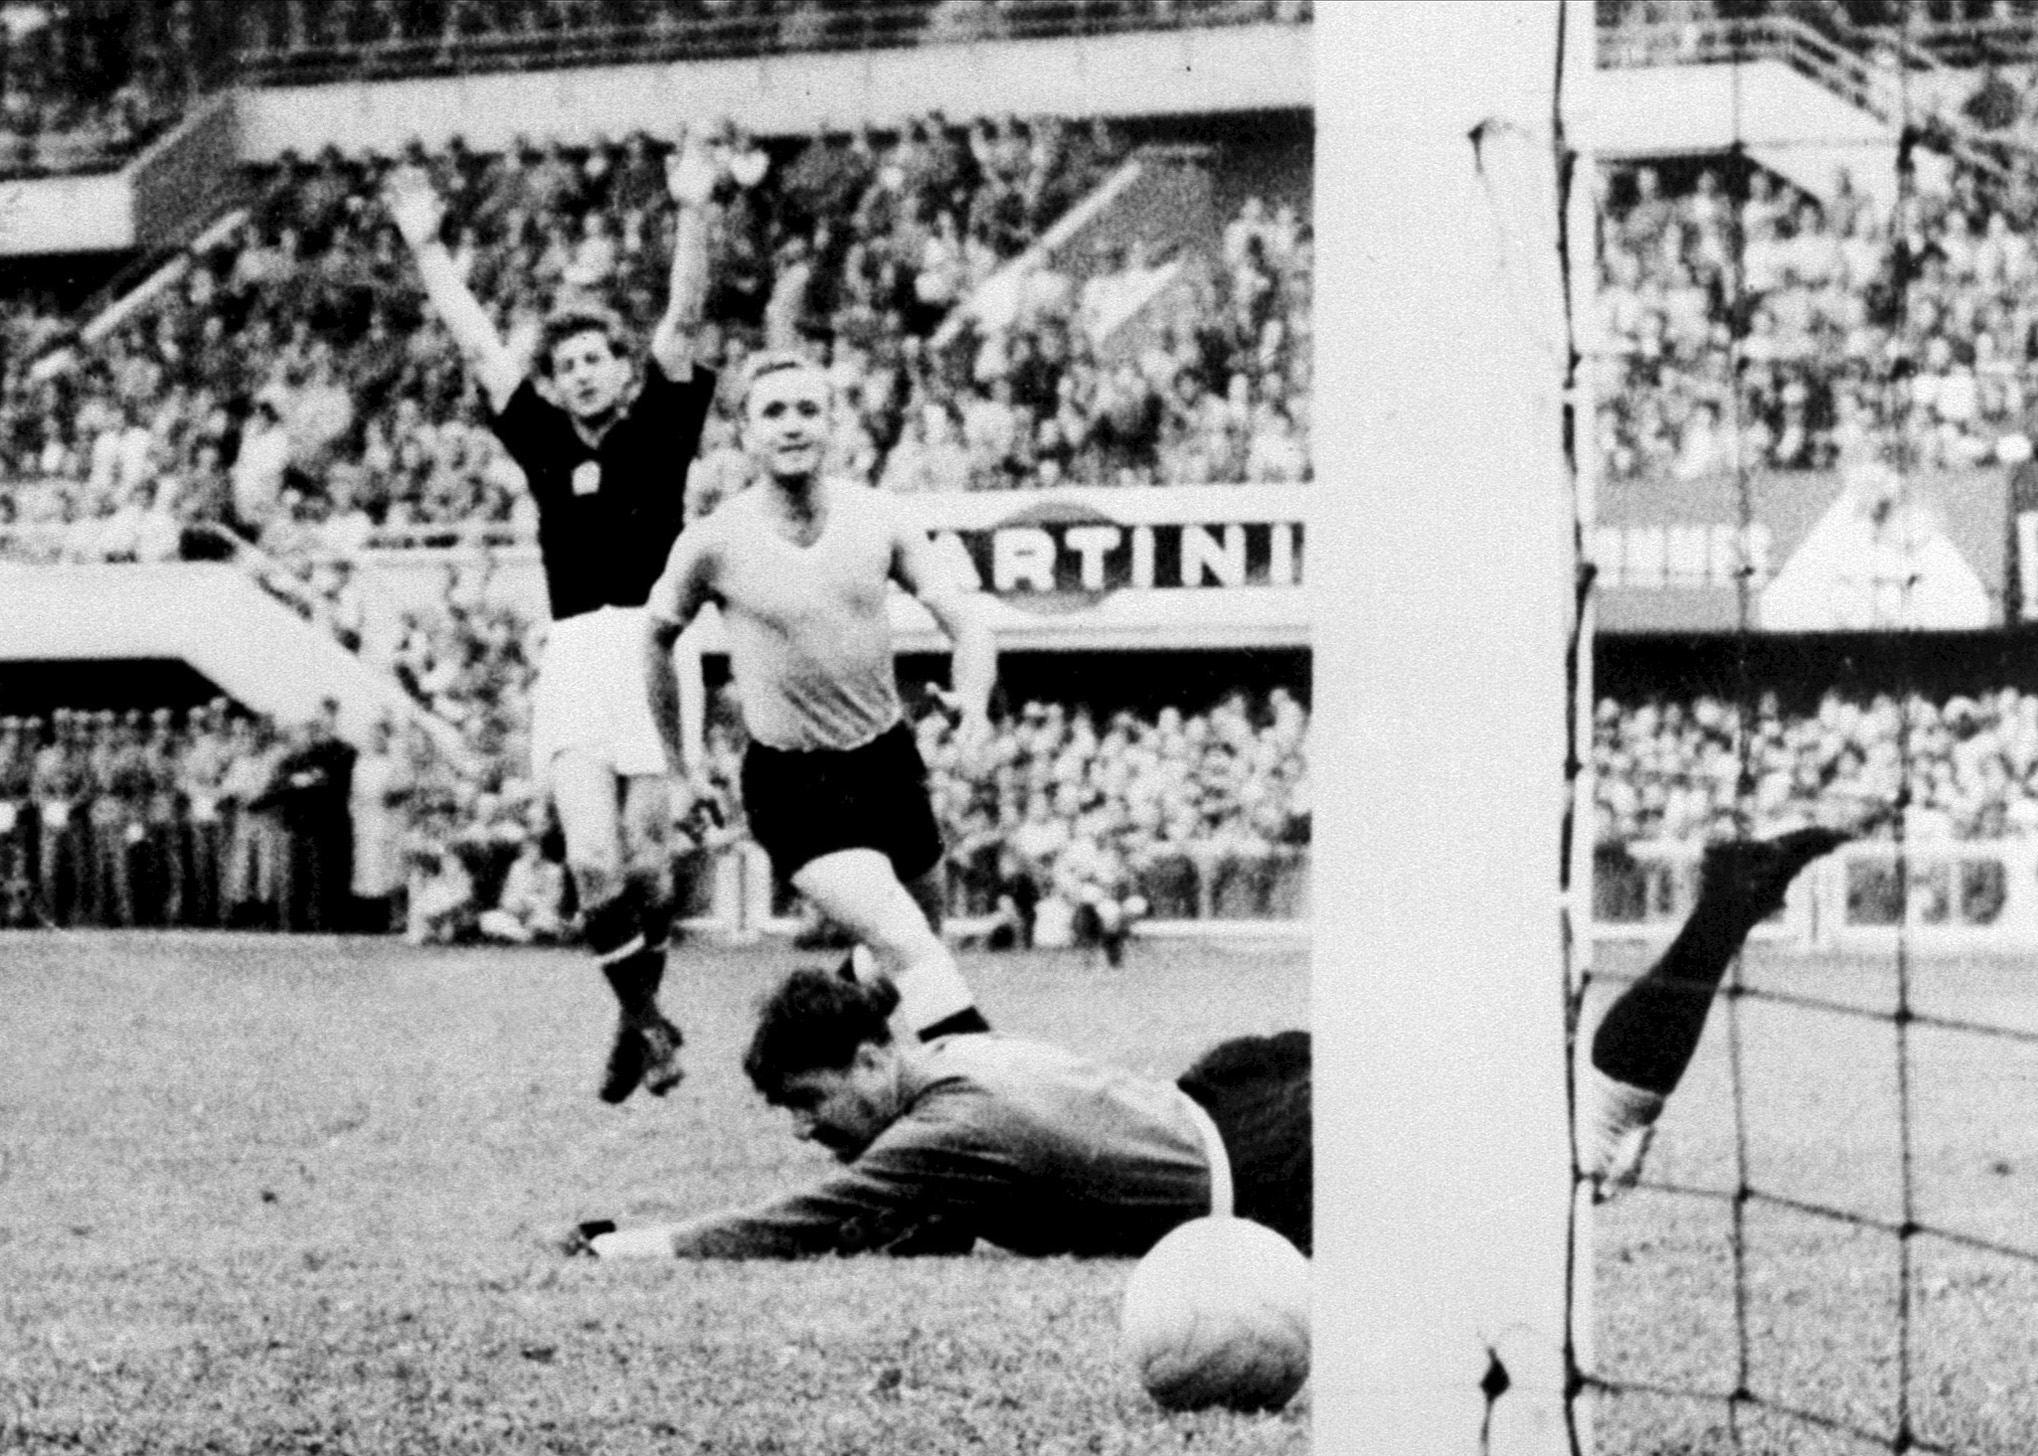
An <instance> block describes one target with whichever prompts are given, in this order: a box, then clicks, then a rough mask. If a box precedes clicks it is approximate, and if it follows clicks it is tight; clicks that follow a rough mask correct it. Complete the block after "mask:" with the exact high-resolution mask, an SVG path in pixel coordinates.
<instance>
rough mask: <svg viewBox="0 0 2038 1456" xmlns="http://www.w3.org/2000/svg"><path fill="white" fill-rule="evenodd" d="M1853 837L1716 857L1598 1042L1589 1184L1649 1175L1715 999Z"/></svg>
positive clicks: (1799, 840)
mask: <svg viewBox="0 0 2038 1456" xmlns="http://www.w3.org/2000/svg"><path fill="white" fill-rule="evenodd" d="M1851 837H1852V836H1850V835H1848V834H1845V833H1842V832H1841V831H1839V830H1834V829H1823V828H1809V829H1798V830H1793V831H1792V832H1790V833H1788V834H1784V835H1781V836H1779V837H1777V838H1775V839H1770V840H1754V841H1746V842H1738V843H1729V844H1716V845H1713V846H1712V847H1711V848H1709V849H1707V850H1706V853H1705V860H1704V863H1703V865H1702V867H1701V869H1700V876H1699V891H1698V902H1697V903H1696V904H1695V905H1693V906H1692V907H1691V914H1690V915H1689V916H1687V917H1686V919H1685V922H1684V925H1683V927H1682V928H1681V929H1679V931H1678V932H1677V938H1676V939H1675V940H1673V941H1671V942H1670V946H1669V948H1668V949H1667V950H1665V951H1664V952H1663V954H1662V955H1661V956H1660V957H1659V958H1658V959H1657V960H1656V962H1655V964H1653V965H1652V966H1650V967H1649V969H1648V970H1647V971H1646V972H1644V973H1643V975H1642V976H1641V978H1640V979H1639V980H1637V981H1636V982H1635V983H1634V984H1633V985H1631V986H1629V987H1628V988H1627V990H1626V991H1624V992H1622V993H1621V995H1620V997H1619V998H1618V999H1617V1000H1615V1002H1614V1003H1613V1005H1612V1006H1611V1007H1609V1008H1608V1009H1607V1013H1606V1015H1605V1016H1604V1017H1602V1018H1601V1019H1600V1023H1599V1027H1598V1029H1597V1031H1595V1032H1594V1033H1593V1038H1592V1069H1593V1073H1594V1075H1593V1076H1592V1077H1591V1079H1590V1084H1589V1085H1588V1087H1587V1088H1586V1091H1585V1099H1584V1102H1585V1105H1584V1109H1583V1120H1584V1125H1583V1126H1582V1127H1581V1128H1580V1130H1579V1150H1580V1158H1581V1160H1582V1162H1583V1164H1584V1168H1585V1171H1586V1172H1587V1173H1588V1174H1590V1175H1592V1176H1594V1177H1597V1178H1600V1179H1602V1180H1604V1181H1605V1182H1607V1183H1608V1184H1611V1185H1620V1184H1624V1183H1630V1182H1632V1181H1633V1180H1634V1179H1635V1177H1636V1176H1637V1175H1638V1174H1639V1173H1640V1170H1641V1161H1642V1158H1643V1156H1644V1155H1645V1154H1646V1153H1647V1151H1648V1143H1649V1137H1650V1135H1651V1132H1652V1130H1653V1129H1654V1127H1655V1123H1656V1119H1657V1117H1658V1116H1659V1115H1660V1114H1661V1113H1662V1111H1663V1105H1664V1102H1665V1100H1666V1099H1667V1098H1668V1097H1669V1095H1670V1094H1671V1093H1672V1092H1673V1091H1675V1090H1676V1088H1677V1083H1678V1081H1679V1079H1680V1078H1682V1077H1683V1075H1684V1070H1685V1068H1686V1067H1688V1066H1690V1065H1691V1059H1692V1056H1693V1055H1694V1054H1695V1053H1696V1052H1697V1050H1698V1043H1699V1039H1700V1037H1701V1036H1702V1035H1703V1034H1704V1031H1705V1022H1706V1016H1707V1014H1708V1013H1709V1012H1710V1011H1711V1009H1712V1002H1713V996H1714V994H1715V992H1716V991H1717V990H1718V988H1719V984H1720V980H1721V978H1722V977H1723V976H1724V975H1725V974H1726V970H1727V967H1728V966H1729V965H1730V964H1731V963H1732V962H1733V959H1734V957H1735V956H1736V955H1738V954H1740V951H1741V947H1742V945H1743V944H1744V943H1745V942H1746V941H1747V939H1748V932H1749V931H1751V930H1753V929H1754V928H1755V926H1756V925H1757V924H1759V923H1760V922H1761V921H1763V920H1765V919H1767V918H1768V917H1769V916H1770V915H1772V914H1774V913H1775V912H1776V911H1777V910H1778V909H1780V908H1781V907H1782V905H1783V896H1784V891H1786V890H1787V889H1789V888H1790V882H1791V881H1792V880H1794V879H1796V878H1797V875H1798V872H1799V871H1800V870H1802V869H1803V868H1804V867H1805V866H1806V865H1808V864H1810V863H1811V862H1812V861H1813V860H1815V859H1817V858H1819V857H1820V856H1821V855H1825V854H1829V853H1831V852H1832V851H1833V850H1834V849H1836V848H1838V847H1839V846H1840V845H1842V844H1844V843H1846V842H1847V840H1848V839H1849V838H1851Z"/></svg>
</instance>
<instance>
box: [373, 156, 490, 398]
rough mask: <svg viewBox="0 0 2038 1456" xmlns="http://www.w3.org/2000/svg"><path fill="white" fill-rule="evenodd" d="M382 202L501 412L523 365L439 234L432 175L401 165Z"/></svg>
mask: <svg viewBox="0 0 2038 1456" xmlns="http://www.w3.org/2000/svg"><path fill="white" fill-rule="evenodd" d="M382 202H383V206H384V207H386V208H388V209H389V217H390V221H392V222H394V223H395V224H396V230H397V232H398V233H400V234H402V236H403V241H404V244H405V246H407V247H408V248H409V249H410V255H411V257H412V258H413V259H414V260H415V261H416V263H417V270H418V277H419V278H420V279H421V280H422V281H423V283H424V286H425V298H426V300H427V301H428V302H429V303H430V304H431V306H432V311H433V312H434V313H436V314H437V315H438V316H439V318H440V320H441V321H442V322H443V323H444V324H445V325H446V329H447V332H449V333H451V334H452V336H453V342H454V343H455V344H457V345H459V347H460V352H461V353H462V354H464V355H466V357H467V362H468V364H469V365H470V366H471V367H472V368H473V370H474V372H475V376H476V377H477V378H479V379H480V381H481V387H482V388H483V389H484V390H486V391H487V393H488V403H489V406H490V407H491V408H492V409H494V410H496V411H498V412H500V411H501V410H502V408H503V407H504V406H505V405H507V404H508V403H509V401H510V396H511V395H513V394H515V393H516V392H517V386H518V385H519V384H521V383H523V379H524V370H523V366H522V365H520V364H519V363H518V362H517V358H516V355H514V354H512V353H511V352H510V350H509V346H508V345H507V344H505V343H504V342H503V340H502V335H501V334H499V333H497V332H496V328H495V321H494V320H493V319H491V318H489V316H488V310H487V309H485V308H483V307H482V306H481V300H480V299H478V298H476V297H475V296H474V294H473V292H472V290H470V289H469V288H468V287H467V283H466V280H464V279H463V278H461V276H460V269H459V266H458V265H457V264H456V263H454V261H453V255H452V254H451V253H448V252H447V251H446V245H445V243H444V242H442V241H441V240H440V238H439V228H440V225H441V223H443V222H444V220H445V215H446V209H445V204H444V203H442V202H441V201H440V200H439V195H438V193H437V192H436V191H434V190H433V188H432V179H431V178H430V177H429V176H427V175H426V174H425V172H424V171H423V169H421V168H418V167H399V168H397V169H396V170H395V171H394V172H392V173H391V174H390V176H389V181H388V182H387V183H386V184H385V185H384V187H383V191H382Z"/></svg>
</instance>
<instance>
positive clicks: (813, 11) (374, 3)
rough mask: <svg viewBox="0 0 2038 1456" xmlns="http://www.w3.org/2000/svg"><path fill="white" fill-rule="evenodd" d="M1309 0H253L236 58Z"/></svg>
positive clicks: (630, 52) (597, 45) (1294, 9)
mask: <svg viewBox="0 0 2038 1456" xmlns="http://www.w3.org/2000/svg"><path fill="white" fill-rule="evenodd" d="M1309 9H1310V5H1309V0H1017V3H1014V0H876V3H860V4H840V3H830V0H668V3H656V0H530V3H511V4H496V3H484V0H427V3H402V0H338V3H331V0H277V3H274V4H272V5H269V6H266V7H263V8H262V12H251V13H250V14H249V15H248V16H247V17H246V21H247V23H246V25H245V28H244V33H243V36H242V42H241V44H242V52H241V65H242V72H243V74H244V75H245V76H247V77H248V78H249V79H254V80H261V81H283V80H288V81H292V82H304V81H333V80H353V79H371V78H372V79H377V80H380V79H387V78H390V77H394V76H410V75H434V74H447V73H458V72H463V71H475V70H509V69H520V68H525V67H531V68H539V67H543V68H551V67H558V66H573V65H609V64H617V63H622V62H641V61H660V60H672V59H688V60H698V59H706V58H711V57H738V56H754V55H768V54H773V53H780V52H785V51H830V50H864V49H870V48H873V47H895V46H909V45H944V44H958V43H967V42H970V41H986V40H1035V39H1049V38H1057V37H1066V36H1082V35H1100V34H1110V33H1113V32H1118V31H1127V30H1163V29H1173V28H1176V27H1182V26H1212V25H1227V24H1229V25H1240V24H1251V23H1254V22H1261V21H1268V20H1274V21H1283V22H1294V21H1300V20H1306V19H1307V18H1308V16H1309Z"/></svg>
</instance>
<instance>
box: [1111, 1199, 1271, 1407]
mask: <svg viewBox="0 0 2038 1456" xmlns="http://www.w3.org/2000/svg"><path fill="white" fill-rule="evenodd" d="M1119 1334H1120V1337H1121V1342H1122V1344H1123V1347H1124V1350H1125V1355H1126V1358H1127V1359H1128V1360H1129V1361H1130V1362H1131V1363H1132V1368H1133V1370H1134V1372H1135V1373H1137V1374H1138V1376H1139V1381H1140V1384H1142V1385H1144V1386H1145V1387H1146V1390H1147V1394H1149V1395H1151V1396H1152V1397H1153V1398H1154V1400H1156V1401H1157V1402H1159V1403H1160V1404H1161V1405H1162V1406H1164V1407H1166V1408H1167V1409H1168V1410H1202V1409H1205V1408H1207V1407H1210V1406H1224V1407H1228V1408H1229V1409H1232V1410H1276V1409H1278V1408H1280V1407H1281V1406H1284V1405H1286V1404H1287V1403H1288V1401H1289V1400H1290V1399H1291V1398H1293V1396H1294V1394H1295V1392H1296V1391H1298V1390H1300V1389H1301V1388H1302V1383H1303V1382H1304V1381H1305V1380H1307V1379H1308V1378H1309V1261H1308V1259H1306V1258H1304V1257H1303V1255H1302V1251H1301V1250H1300V1249H1297V1248H1296V1247H1295V1246H1294V1245H1293V1244H1291V1243H1289V1242H1288V1241H1287V1240H1286V1239H1284V1238H1282V1237H1281V1236H1280V1235H1279V1234H1277V1233H1275V1232H1274V1231H1273V1230H1272V1229H1270V1228H1268V1227H1267V1226H1266V1225H1265V1224H1259V1223H1254V1222H1253V1221H1252V1220H1250V1219H1243V1218H1199V1219H1196V1220H1194V1221H1193V1222H1190V1223H1185V1224H1183V1225H1182V1226H1181V1227H1180V1228H1178V1229H1176V1230H1175V1231H1174V1232H1172V1233H1170V1234H1169V1235H1168V1236H1167V1237H1166V1238H1164V1239H1162V1240H1161V1241H1160V1242H1159V1243H1157V1244H1155V1245H1154V1246H1153V1248H1152V1250H1151V1251H1149V1252H1148V1254H1147V1256H1146V1257H1145V1258H1144V1259H1141V1260H1140V1261H1139V1266H1138V1267H1137V1268H1135V1269H1134V1270H1133V1271H1132V1280H1131V1282H1130V1283H1128V1284H1127V1285H1126V1286H1125V1305H1124V1308H1123V1310H1122V1312H1121V1314H1120V1318H1119Z"/></svg>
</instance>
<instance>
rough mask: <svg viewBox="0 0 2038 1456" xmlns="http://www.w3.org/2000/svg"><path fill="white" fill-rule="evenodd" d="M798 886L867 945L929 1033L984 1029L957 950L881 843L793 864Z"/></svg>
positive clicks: (906, 1009) (904, 1007)
mask: <svg viewBox="0 0 2038 1456" xmlns="http://www.w3.org/2000/svg"><path fill="white" fill-rule="evenodd" d="M792 882H793V886H794V888H796V889H797V890H799V892H800V893H801V894H803V895H805V896H806V897H807V898H808V899H809V900H812V901H813V902H814V903H815V904H816V905H818V906H819V907H820V908H821V910H822V911H823V913H825V914H826V915H828V916H829V917H830V918H831V919H833V920H834V921H836V922H837V923H838V924H840V925H842V926H844V927H845V928H847V929H848V930H849V932H850V933H851V934H852V935H854V936H855V937H856V939H857V940H858V941H859V942H860V943H861V944H863V945H865V946H868V947H869V948H870V951H871V955H872V958H873V959H874V960H875V962H876V970H877V971H878V973H879V974H881V975H884V976H886V977H889V978H890V979H891V980H892V981H893V982H894V983H895V984H897V986H898V988H899V1010H900V1014H901V1015H903V1016H904V1017H905V1018H906V1024H907V1025H908V1026H910V1027H912V1028H913V1030H914V1032H915V1033H917V1034H918V1035H919V1036H921V1037H923V1038H932V1037H936V1036H947V1035H950V1034H951V1033H954V1032H963V1031H981V1030H983V1029H984V1028H985V1025H986V1023H985V1021H984V1019H983V1013H982V1012H980V1011H978V1010H977V1006H976V998H975V997H974V996H973V995H971V994H970V989H969V984H968V983H967V982H966V981H964V980H963V978H962V972H961V971H960V970H958V969H957V968H956V964H955V957H954V956H953V955H952V954H950V953H949V949H948V947H947V946H946V945H945V944H944V943H943V942H942V939H941V937H940V936H938V935H936V934H935V933H934V929H933V927H932V926H930V925H929V924H928V923H927V917H926V915H925V914H924V913H923V912H922V911H921V909H920V906H919V905H918V904H916V903H915V901H914V898H913V895H912V894H911V892H909V891H908V890H907V889H906V887H905V885H903V884H901V883H900V882H899V877H898V875H897V874H895V873H894V872H893V870H892V862H891V860H890V859H888V858H886V856H885V855H884V854H883V853H882V852H880V851H878V850H875V849H838V850H835V851H833V852H831V853H828V854H824V855H821V856H819V857H817V858H815V859H811V860H809V861H807V863H805V864H804V865H801V866H800V868H799V869H798V870H796V871H794V873H793V876H792Z"/></svg>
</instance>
